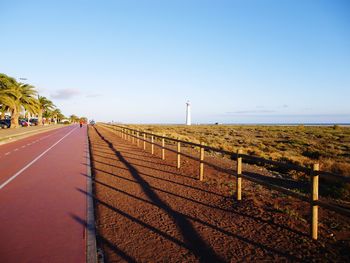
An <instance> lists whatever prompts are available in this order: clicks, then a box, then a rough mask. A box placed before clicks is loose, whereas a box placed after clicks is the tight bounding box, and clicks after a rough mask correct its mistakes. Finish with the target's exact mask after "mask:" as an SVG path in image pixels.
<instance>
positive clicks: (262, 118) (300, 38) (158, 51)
mask: <svg viewBox="0 0 350 263" xmlns="http://www.w3.org/2000/svg"><path fill="white" fill-rule="evenodd" d="M54 2H55V3H54ZM0 7H1V15H0V30H1V38H0V72H3V73H6V74H8V75H11V76H13V77H17V78H20V77H24V78H27V79H28V80H27V82H29V83H31V84H33V85H35V86H36V87H37V88H38V89H39V90H40V93H41V94H42V95H44V96H47V97H49V98H51V99H52V100H53V101H54V102H55V104H56V105H57V106H58V107H59V108H61V109H62V111H63V113H64V114H67V115H69V114H72V113H75V114H77V115H79V116H82V115H84V116H87V117H88V118H94V119H95V120H101V121H111V120H114V121H122V122H133V123H135V122H137V123H183V122H184V120H185V103H186V101H187V100H190V101H191V103H192V119H193V122H194V123H211V122H225V123H251V122H350V1H347V0H344V1H337V0H329V1H322V0H313V1H312V0H291V1H287V0H286V1H280V0H276V1H269V0H256V1H249V0H248V1H243V0H239V1H234V0H231V1H221V0H212V1H205V0H198V1H191V0H184V1H179V0H174V1H170V0H168V1H164V0H159V1H151V0H148V1H136V0H135V1H132V0H131V1H127V0H125V1H73V0H71V1H16V0H11V1H6V0H0Z"/></svg>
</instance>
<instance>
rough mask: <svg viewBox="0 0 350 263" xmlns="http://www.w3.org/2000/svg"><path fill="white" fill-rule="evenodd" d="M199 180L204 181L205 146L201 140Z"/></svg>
mask: <svg viewBox="0 0 350 263" xmlns="http://www.w3.org/2000/svg"><path fill="white" fill-rule="evenodd" d="M199 151H200V152H199V181H203V177H204V163H203V160H204V147H203V142H201V147H200V150H199Z"/></svg>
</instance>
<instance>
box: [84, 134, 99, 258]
mask: <svg viewBox="0 0 350 263" xmlns="http://www.w3.org/2000/svg"><path fill="white" fill-rule="evenodd" d="M86 132H87V138H86V142H87V147H88V149H87V151H86V164H87V169H86V173H87V180H86V181H87V185H86V191H87V193H88V194H87V196H86V217H87V223H86V231H87V235H86V262H87V263H96V262H97V249H96V231H95V216H94V200H93V193H92V178H91V162H90V141H89V134H88V128H87V129H86Z"/></svg>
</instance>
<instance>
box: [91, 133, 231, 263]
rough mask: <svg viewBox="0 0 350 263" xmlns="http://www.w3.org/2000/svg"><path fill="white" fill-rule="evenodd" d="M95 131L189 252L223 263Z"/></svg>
mask: <svg viewBox="0 0 350 263" xmlns="http://www.w3.org/2000/svg"><path fill="white" fill-rule="evenodd" d="M95 131H96V133H97V134H98V135H99V136H100V138H101V139H102V140H103V141H105V142H106V143H107V145H108V146H109V147H110V149H111V150H112V151H113V152H114V153H115V155H116V157H118V159H119V160H120V161H121V162H122V163H123V164H124V165H125V166H126V167H127V168H128V169H129V172H130V174H131V175H132V177H133V178H134V179H135V180H136V181H137V182H139V184H140V186H141V188H142V190H143V192H144V193H145V194H146V196H147V197H148V198H149V199H150V200H151V201H152V202H153V203H155V204H157V206H158V207H159V208H160V209H162V210H163V211H164V212H166V213H167V214H168V215H169V217H170V218H171V219H172V220H173V222H174V223H175V224H176V226H177V228H178V230H179V231H180V233H181V235H182V236H183V238H184V240H185V243H186V246H187V247H188V248H189V250H190V251H191V252H192V253H193V254H194V255H196V256H197V257H198V258H199V260H200V261H201V262H225V261H224V259H223V258H222V257H221V256H219V255H218V254H216V253H215V251H214V250H213V249H212V248H211V247H210V246H209V245H208V244H207V243H206V242H205V241H204V240H203V239H202V238H201V237H200V235H199V234H198V232H197V231H196V230H195V228H194V227H193V225H192V223H191V222H190V221H189V220H188V219H187V218H186V217H184V216H183V215H182V214H180V213H178V212H177V211H175V210H173V209H172V208H171V207H170V206H169V205H168V204H167V203H165V202H164V201H163V200H162V199H161V198H160V197H159V196H158V195H157V193H155V192H154V191H153V190H152V188H151V186H150V185H149V183H148V182H147V181H146V180H144V179H143V178H142V176H141V175H140V174H139V171H138V170H137V169H136V168H135V167H134V166H133V165H131V164H130V163H129V162H128V161H127V160H126V159H125V158H124V157H123V155H122V154H121V153H120V152H119V151H118V150H116V149H115V148H114V146H113V144H112V143H111V142H110V141H109V140H107V139H106V138H105V137H104V136H103V135H102V134H101V133H100V132H99V131H98V130H97V129H96V128H95Z"/></svg>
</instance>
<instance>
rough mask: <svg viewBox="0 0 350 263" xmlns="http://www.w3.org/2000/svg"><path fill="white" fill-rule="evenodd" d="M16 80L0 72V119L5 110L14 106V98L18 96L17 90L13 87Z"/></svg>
mask: <svg viewBox="0 0 350 263" xmlns="http://www.w3.org/2000/svg"><path fill="white" fill-rule="evenodd" d="M15 82H16V80H15V79H14V78H11V77H9V76H7V75H5V74H2V73H0V111H1V119H3V118H4V114H5V112H6V111H9V110H10V109H12V108H15V100H16V98H17V97H18V96H19V94H18V93H19V92H18V90H16V89H14V83H15Z"/></svg>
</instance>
